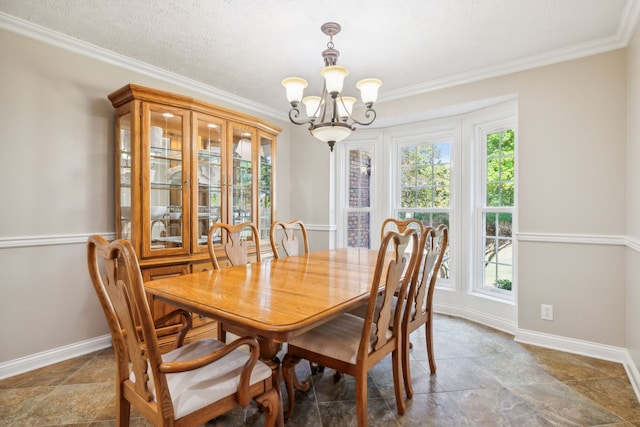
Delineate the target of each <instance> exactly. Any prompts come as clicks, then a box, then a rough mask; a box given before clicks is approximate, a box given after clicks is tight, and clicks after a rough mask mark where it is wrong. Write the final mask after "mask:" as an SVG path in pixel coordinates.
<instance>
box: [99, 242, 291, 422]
mask: <svg viewBox="0 0 640 427" xmlns="http://www.w3.org/2000/svg"><path fill="white" fill-rule="evenodd" d="M87 263H88V267H89V274H90V276H91V281H92V283H93V286H94V288H95V291H96V294H97V296H98V299H99V301H100V305H101V306H102V309H103V311H104V315H105V317H106V320H107V324H108V326H109V330H110V332H111V338H112V343H113V348H114V352H115V355H116V368H117V369H116V381H115V383H116V405H117V414H116V424H117V425H118V426H128V425H129V417H130V412H131V406H132V405H133V407H134V408H136V409H137V410H138V411H139V412H140V413H141V414H142V415H143V416H144V417H145V418H146V419H147V420H149V421H150V422H151V423H152V424H153V425H156V426H198V425H202V424H204V423H206V422H207V421H209V420H211V419H213V418H215V417H217V416H219V415H221V414H223V413H225V412H228V411H230V410H231V409H233V408H235V407H237V406H243V407H246V406H247V405H249V403H250V401H251V400H252V399H253V400H255V401H256V402H257V404H258V406H259V407H260V408H261V409H262V412H264V414H265V425H267V426H274V425H277V426H279V427H280V426H283V425H284V418H283V415H282V402H281V398H280V395H279V393H278V392H277V390H276V389H274V388H273V380H272V370H271V368H270V367H269V366H267V365H266V364H264V363H263V362H261V361H259V360H258V356H259V352H260V351H259V346H258V342H257V341H256V340H255V338H252V337H242V338H239V339H237V340H236V341H234V342H233V343H231V344H228V345H225V344H224V343H222V342H220V341H218V340H215V339H212V338H206V339H200V340H197V341H194V342H191V343H189V344H187V345H184V346H180V347H177V348H175V349H174V350H171V351H170V352H168V353H165V354H161V352H160V348H159V346H158V336H157V333H156V324H154V322H153V318H152V316H151V311H150V309H149V304H148V301H147V295H146V293H145V288H144V283H143V280H142V274H141V272H140V266H139V264H138V259H137V257H136V254H135V252H134V249H133V247H132V246H131V243H130V242H129V241H127V240H115V241H114V242H112V243H109V242H107V241H106V240H105V239H104V238H102V237H100V236H91V237H89V239H88V242H87ZM245 348H246V350H245ZM247 350H248V351H247Z"/></svg>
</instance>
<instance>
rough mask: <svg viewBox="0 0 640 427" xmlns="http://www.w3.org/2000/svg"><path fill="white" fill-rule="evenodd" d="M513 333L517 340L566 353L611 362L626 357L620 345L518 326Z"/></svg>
mask: <svg viewBox="0 0 640 427" xmlns="http://www.w3.org/2000/svg"><path fill="white" fill-rule="evenodd" d="M515 335H516V337H515V340H516V341H517V342H521V343H525V344H532V345H537V346H538V347H546V348H551V349H554V350H560V351H565V352H567V353H574V354H581V355H583V356H589V357H595V358H597V359H603V360H609V361H611V362H618V363H624V362H625V359H626V357H627V356H626V352H627V350H626V349H625V348H622V347H614V346H611V345H606V344H598V343H594V342H591V341H583V340H578V339H574V338H567V337H562V336H559V335H551V334H546V333H543V332H536V331H530V330H526V329H520V328H518V330H517V331H516V334H515Z"/></svg>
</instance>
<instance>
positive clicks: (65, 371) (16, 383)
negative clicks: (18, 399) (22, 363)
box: [0, 356, 91, 388]
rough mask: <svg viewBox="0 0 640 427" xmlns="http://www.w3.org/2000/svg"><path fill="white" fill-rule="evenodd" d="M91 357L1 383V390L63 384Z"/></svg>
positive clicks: (74, 359) (63, 363)
mask: <svg viewBox="0 0 640 427" xmlns="http://www.w3.org/2000/svg"><path fill="white" fill-rule="evenodd" d="M89 360H91V357H84V356H83V357H76V358H73V359H69V360H65V361H63V362H60V363H56V364H54V365H50V366H45V367H44V368H40V369H35V370H33V371H31V372H26V373H24V374H20V375H16V376H14V377H11V378H7V379H4V380H2V381H0V388H16V387H36V386H47V385H58V384H62V383H63V382H64V381H66V380H67V378H69V377H70V376H71V375H73V374H74V373H75V372H76V371H77V370H78V369H79V368H80V367H82V366H83V365H84V364H85V363H87V362H88V361H89Z"/></svg>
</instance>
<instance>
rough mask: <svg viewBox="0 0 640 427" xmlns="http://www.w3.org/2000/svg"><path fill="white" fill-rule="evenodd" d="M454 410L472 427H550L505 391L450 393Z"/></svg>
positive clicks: (530, 409) (486, 390)
mask: <svg viewBox="0 0 640 427" xmlns="http://www.w3.org/2000/svg"><path fill="white" fill-rule="evenodd" d="M452 395H453V396H455V399H456V400H457V402H458V407H459V408H460V410H461V411H462V413H464V414H465V415H466V416H467V418H468V419H470V420H473V424H474V425H476V426H487V427H488V426H519V427H525V426H532V427H533V426H552V425H553V424H552V423H551V422H549V421H548V420H546V419H545V418H544V417H543V416H542V415H541V414H538V413H536V411H535V410H534V408H532V407H531V406H530V405H528V404H527V403H526V402H525V401H524V400H523V399H521V398H520V397H518V396H516V395H514V394H513V393H511V392H510V391H509V390H507V389H505V388H500V389H481V390H466V391H459V392H454V393H452Z"/></svg>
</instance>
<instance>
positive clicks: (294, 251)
mask: <svg viewBox="0 0 640 427" xmlns="http://www.w3.org/2000/svg"><path fill="white" fill-rule="evenodd" d="M280 230H282V232H283V234H282V240H281V241H280V244H281V247H282V252H283V253H284V255H286V256H295V255H299V253H300V241H299V239H298V236H297V235H296V234H299V235H301V236H302V248H303V250H304V253H305V254H308V253H309V238H308V236H307V227H305V225H304V223H303V222H302V221H300V220H298V219H297V220H294V221H291V222H282V221H274V222H273V223H272V224H271V230H270V232H269V239H270V241H271V249H272V251H273V257H274V258H276V259H278V258H281V257H282V255H281V253H280V252H279V251H278V241H277V240H278V239H277V235H278V233H279V231H280Z"/></svg>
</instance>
